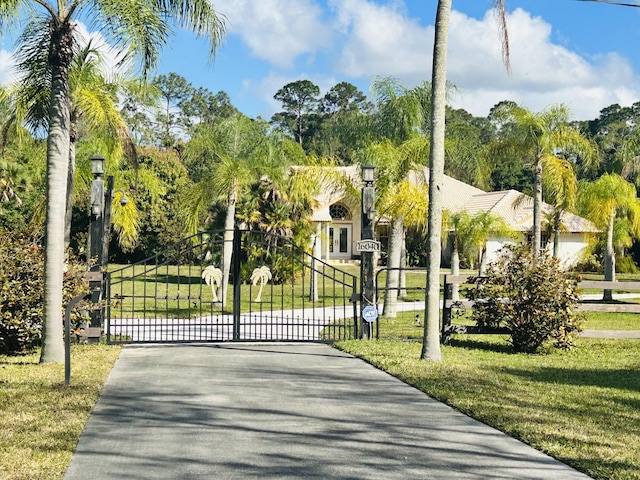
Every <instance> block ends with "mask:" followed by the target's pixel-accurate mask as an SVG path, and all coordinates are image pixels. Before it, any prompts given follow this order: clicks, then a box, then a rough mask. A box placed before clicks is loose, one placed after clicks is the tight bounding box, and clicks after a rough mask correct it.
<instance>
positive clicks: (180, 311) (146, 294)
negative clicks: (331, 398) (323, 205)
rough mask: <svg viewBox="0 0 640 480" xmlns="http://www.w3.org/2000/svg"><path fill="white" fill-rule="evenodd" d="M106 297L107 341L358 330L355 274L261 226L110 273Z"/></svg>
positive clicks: (194, 242) (288, 337)
mask: <svg viewBox="0 0 640 480" xmlns="http://www.w3.org/2000/svg"><path fill="white" fill-rule="evenodd" d="M225 246H226V247H227V249H226V252H227V253H226V255H227V259H226V262H225ZM229 257H230V258H229ZM225 264H226V265H228V267H227V268H228V275H227V272H225V269H224V265H225ZM227 278H228V279H229V280H228V283H227ZM105 299H106V312H105V313H106V315H105V333H106V336H107V339H108V341H109V342H110V343H142V342H152V343H157V342H217V341H256V340H260V341H327V342H328V341H333V340H341V339H347V338H357V336H358V332H357V328H358V322H357V319H358V315H357V286H356V276H355V275H353V274H351V273H348V272H345V271H343V270H340V269H338V268H336V267H334V266H332V265H329V264H328V263H326V262H323V261H322V260H319V259H317V258H314V257H313V256H311V255H309V254H308V253H306V252H305V251H304V250H302V249H301V248H299V247H297V246H295V245H294V244H293V243H292V242H291V241H290V240H289V239H286V238H283V237H280V236H277V235H273V234H268V233H265V232H256V231H241V230H235V231H233V232H231V231H227V236H226V238H225V232H224V231H215V232H204V233H199V234H197V235H194V236H192V237H189V238H186V239H184V240H182V241H180V242H178V243H176V244H175V245H173V246H172V247H171V248H169V249H168V250H167V251H165V252H163V253H162V254H159V255H156V256H154V257H150V258H148V259H146V260H143V261H141V262H138V263H136V264H132V265H128V266H126V267H122V268H120V269H118V270H115V271H112V272H108V273H107V274H106V275H105Z"/></svg>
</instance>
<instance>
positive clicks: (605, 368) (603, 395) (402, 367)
mask: <svg viewBox="0 0 640 480" xmlns="http://www.w3.org/2000/svg"><path fill="white" fill-rule="evenodd" d="M603 315H609V317H608V318H604V317H603ZM611 315H620V314H598V317H599V318H597V319H593V320H591V319H590V320H589V321H588V325H589V328H605V329H608V328H612V326H620V325H621V324H622V323H626V324H628V325H630V326H633V327H634V328H638V329H640V328H639V327H640V324H639V322H638V320H635V319H631V318H626V319H623V320H621V321H618V320H617V319H615V318H611ZM639 317H640V316H639ZM380 336H381V339H380V340H377V341H371V342H360V341H346V342H340V343H337V344H336V347H338V348H340V349H342V350H344V351H347V352H349V353H351V354H353V355H356V356H358V357H361V358H363V359H364V360H366V361H367V362H369V363H371V364H373V365H375V366H376V367H378V368H380V369H382V370H385V371H387V372H389V373H391V374H392V375H394V376H396V377H398V378H400V379H402V380H403V381H405V382H407V383H409V384H411V385H414V386H416V387H417V388H419V389H420V390H422V391H424V392H426V393H428V394H429V395H431V396H433V397H435V398H437V399H439V400H441V401H444V402H445V403H448V404H450V405H452V406H453V407H455V408H457V409H458V410H460V411H462V412H464V413H466V414H468V415H471V416H472V417H475V418H477V419H479V420H481V421H483V422H485V423H487V424H489V425H492V426H494V427H496V428H498V429H500V430H502V431H504V432H506V433H508V434H509V435H511V436H513V437H516V438H519V439H521V440H523V441H524V442H526V443H528V444H530V445H532V446H534V447H535V448H537V449H539V450H542V451H544V452H546V453H548V454H550V455H552V456H554V457H556V458H558V459H559V460H561V461H563V462H565V463H567V464H569V465H572V466H573V467H575V468H577V469H578V470H581V471H583V472H585V473H587V474H588V475H590V476H592V477H594V478H597V479H617V480H622V479H624V480H629V479H639V478H640V341H638V340H608V339H607V340H599V339H579V340H578V341H577V348H575V349H574V350H572V351H570V352H552V353H550V354H546V355H542V354H541V355H522V354H519V355H515V354H512V353H509V351H508V347H507V343H506V338H505V337H503V336H496V335H456V336H454V339H453V340H452V343H451V345H449V346H443V347H442V355H443V361H442V363H432V362H426V361H423V360H420V359H419V356H420V348H421V344H420V342H419V341H417V340H416V339H419V338H421V336H422V327H421V326H419V325H415V318H414V317H413V316H409V315H405V316H404V318H402V317H399V318H398V319H396V320H391V319H382V321H381V326H380Z"/></svg>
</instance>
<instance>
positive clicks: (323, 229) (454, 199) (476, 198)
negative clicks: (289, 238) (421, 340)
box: [312, 166, 598, 264]
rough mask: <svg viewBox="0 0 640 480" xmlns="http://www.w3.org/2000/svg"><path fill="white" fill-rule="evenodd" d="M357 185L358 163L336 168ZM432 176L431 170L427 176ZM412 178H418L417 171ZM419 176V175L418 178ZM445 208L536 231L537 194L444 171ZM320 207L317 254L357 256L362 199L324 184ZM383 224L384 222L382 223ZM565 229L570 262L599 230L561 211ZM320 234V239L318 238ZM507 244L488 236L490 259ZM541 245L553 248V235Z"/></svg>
mask: <svg viewBox="0 0 640 480" xmlns="http://www.w3.org/2000/svg"><path fill="white" fill-rule="evenodd" d="M336 168H337V169H338V170H339V171H340V172H341V173H342V174H343V175H345V177H346V178H347V179H348V181H350V182H351V184H352V185H353V186H354V188H355V189H357V190H360V188H361V186H362V181H361V180H360V167H359V166H350V167H336ZM425 177H426V178H428V174H427V175H426V176H425ZM414 178H418V176H417V175H415V176H414ZM416 181H417V180H416ZM443 192H444V195H443V209H445V210H448V211H449V212H451V213H456V212H461V211H466V212H467V213H468V214H469V215H475V214H477V213H480V212H491V213H493V214H495V215H496V216H499V217H502V218H503V219H504V220H505V222H506V223H507V224H508V225H509V226H510V227H511V228H512V229H513V230H514V231H516V232H521V233H522V239H523V240H529V237H530V236H531V232H532V230H533V199H532V198H531V197H529V196H526V195H523V194H522V193H520V192H517V191H515V190H505V191H500V192H485V191H483V190H480V189H479V188H476V187H473V186H471V185H468V184H466V183H464V182H461V181H459V180H456V179H455V178H452V177H449V176H447V175H445V176H444V181H443ZM317 201H318V207H317V208H316V209H315V210H314V213H313V216H312V220H313V221H314V222H317V229H316V233H317V235H316V239H315V241H316V242H317V243H316V250H315V252H316V255H318V254H320V253H321V257H322V258H323V259H326V260H350V259H353V258H354V257H356V256H357V252H356V251H355V243H356V242H357V241H358V240H360V231H361V214H360V208H361V207H360V200H359V198H357V197H355V196H354V195H352V194H350V193H349V192H348V191H347V189H346V188H337V189H325V190H323V192H322V193H321V194H320V195H319V196H318V197H317ZM552 211H553V208H552V207H551V205H548V204H544V205H543V218H544V215H545V214H547V213H551V212H552ZM379 223H381V224H384V223H385V222H384V221H382V222H379ZM562 223H563V230H562V232H561V233H560V248H559V257H560V258H561V259H563V261H565V262H567V263H568V264H573V263H575V262H577V261H579V260H580V255H581V253H582V251H583V250H584V249H585V247H587V245H588V238H587V236H588V234H591V233H595V232H597V231H598V230H597V228H596V227H595V225H594V224H593V223H591V222H590V221H588V220H586V219H584V218H582V217H579V216H577V215H574V214H571V213H566V212H565V213H563V215H562ZM318 239H319V240H318ZM505 243H513V239H509V238H497V237H493V238H491V237H490V238H489V240H488V242H487V252H486V254H487V260H488V261H492V260H494V259H495V258H496V257H497V252H498V250H500V248H502V247H503V246H504V245H505ZM543 245H547V248H549V250H550V251H552V249H553V238H551V239H550V241H549V242H548V243H547V239H546V238H543ZM450 254H451V252H450V248H445V249H444V251H443V256H444V257H445V259H448V257H449V256H450Z"/></svg>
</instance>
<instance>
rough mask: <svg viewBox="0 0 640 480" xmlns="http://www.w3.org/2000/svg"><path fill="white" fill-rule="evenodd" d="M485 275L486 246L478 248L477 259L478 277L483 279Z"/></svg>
mask: <svg viewBox="0 0 640 480" xmlns="http://www.w3.org/2000/svg"><path fill="white" fill-rule="evenodd" d="M486 274H487V246H486V245H485V246H483V247H482V248H480V254H479V258H478V275H479V276H481V277H484V276H485V275H486Z"/></svg>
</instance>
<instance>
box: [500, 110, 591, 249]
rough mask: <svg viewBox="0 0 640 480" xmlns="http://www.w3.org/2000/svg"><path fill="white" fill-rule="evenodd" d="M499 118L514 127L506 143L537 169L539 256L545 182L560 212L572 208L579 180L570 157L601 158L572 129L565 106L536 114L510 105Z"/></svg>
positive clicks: (536, 239)
mask: <svg viewBox="0 0 640 480" xmlns="http://www.w3.org/2000/svg"><path fill="white" fill-rule="evenodd" d="M495 115H500V116H501V117H502V118H503V119H504V120H505V121H508V122H511V124H512V126H513V128H512V130H511V135H509V137H508V138H506V139H505V140H504V141H503V143H505V144H507V145H508V147H510V148H511V149H512V150H513V151H515V152H517V153H516V154H519V155H522V156H523V157H528V158H530V161H531V164H532V166H533V169H534V203H533V244H532V248H533V251H534V253H536V254H537V252H539V251H540V248H541V246H542V245H541V243H542V241H541V240H542V201H543V183H547V185H549V186H550V187H551V188H550V195H549V197H550V198H549V199H550V201H551V203H552V204H553V205H554V206H556V207H557V209H558V210H560V211H562V210H567V209H571V208H572V204H573V202H574V199H575V188H576V187H575V182H576V180H575V173H574V171H573V167H572V166H571V164H570V163H569V162H568V161H567V160H566V158H567V157H570V156H572V155H573V156H579V157H580V159H581V160H582V161H583V164H585V165H592V164H593V163H595V161H596V159H597V157H596V153H595V149H594V148H593V146H592V144H591V143H590V142H589V141H588V140H587V139H586V138H585V137H584V136H583V135H582V134H581V133H580V132H579V131H578V130H576V129H574V128H572V127H570V125H569V120H570V117H571V113H570V111H569V109H568V108H567V107H566V106H565V105H553V106H551V107H549V108H547V109H545V110H543V111H542V112H539V113H535V112H532V111H530V110H528V109H526V108H523V107H520V106H518V105H517V104H513V103H509V104H505V105H504V106H503V108H502V109H501V110H498V111H496V112H495ZM545 172H547V173H545ZM543 177H546V180H547V181H546V182H543Z"/></svg>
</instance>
